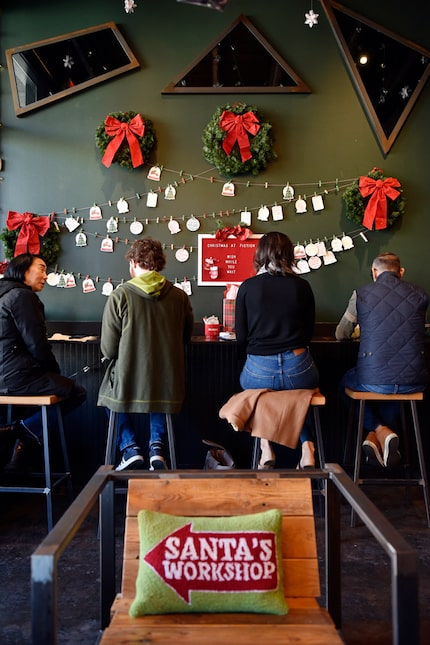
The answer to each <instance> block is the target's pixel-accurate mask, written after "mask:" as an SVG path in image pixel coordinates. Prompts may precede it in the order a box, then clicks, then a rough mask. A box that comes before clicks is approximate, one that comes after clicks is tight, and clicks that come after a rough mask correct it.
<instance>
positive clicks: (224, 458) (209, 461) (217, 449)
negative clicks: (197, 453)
mask: <svg viewBox="0 0 430 645" xmlns="http://www.w3.org/2000/svg"><path fill="white" fill-rule="evenodd" d="M203 443H204V444H205V445H207V446H210V448H209V450H208V451H207V453H206V459H205V465H204V469H205V470H231V469H232V468H236V464H235V463H234V459H233V457H232V456H231V454H230V453H229V451H228V450H227V449H226V448H224V447H223V446H220V445H219V444H218V443H215V442H213V441H210V440H209V439H203Z"/></svg>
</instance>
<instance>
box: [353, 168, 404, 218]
mask: <svg viewBox="0 0 430 645" xmlns="http://www.w3.org/2000/svg"><path fill="white" fill-rule="evenodd" d="M367 177H371V178H372V179H376V180H378V179H382V180H384V179H386V177H384V174H383V172H382V170H381V169H380V168H373V170H371V171H370V172H369V173H367ZM358 182H359V180H358V179H357V180H356V181H354V183H353V184H352V186H350V187H349V188H347V189H346V190H345V192H344V193H343V200H344V202H345V206H346V216H347V218H348V219H350V220H351V221H352V222H355V223H356V224H362V222H363V216H364V211H365V209H366V206H367V203H368V201H369V199H370V196H369V197H366V198H364V197H362V195H361V193H360V189H359V187H358ZM397 190H399V191H400V195H399V196H398V197H397V198H396V199H394V200H393V199H387V228H389V227H390V226H392V225H393V224H394V223H395V222H396V220H397V219H398V218H399V217H400V216H401V215H403V214H404V212H405V203H406V202H405V198H404V197H403V192H402V189H401V187H399V188H397Z"/></svg>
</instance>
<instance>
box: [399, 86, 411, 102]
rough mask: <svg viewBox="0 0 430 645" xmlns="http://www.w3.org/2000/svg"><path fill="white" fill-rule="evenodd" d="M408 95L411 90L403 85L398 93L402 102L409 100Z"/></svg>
mask: <svg viewBox="0 0 430 645" xmlns="http://www.w3.org/2000/svg"><path fill="white" fill-rule="evenodd" d="M410 93H411V88H410V87H409V85H405V86H404V87H402V89H401V90H400V92H399V94H400V96H401V97H402V99H404V100H406V99H408V98H409V95H410Z"/></svg>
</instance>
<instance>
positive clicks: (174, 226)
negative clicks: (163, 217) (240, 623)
mask: <svg viewBox="0 0 430 645" xmlns="http://www.w3.org/2000/svg"><path fill="white" fill-rule="evenodd" d="M167 228H168V229H169V231H170V232H171V234H172V235H175V233H179V232H180V230H181V227H180V226H179V222H178V221H177V220H175V219H171V220H170V222H169V223H168V224H167Z"/></svg>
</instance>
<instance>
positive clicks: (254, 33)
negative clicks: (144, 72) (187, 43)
mask: <svg viewBox="0 0 430 645" xmlns="http://www.w3.org/2000/svg"><path fill="white" fill-rule="evenodd" d="M240 24H242V25H243V26H244V27H245V28H246V29H247V30H248V31H249V33H250V36H251V37H252V38H254V39H255V40H256V41H257V43H258V44H259V45H260V46H261V47H263V48H264V49H265V50H266V52H267V54H268V55H269V56H270V57H271V58H272V59H273V61H274V62H275V63H276V64H277V65H279V67H280V69H281V70H282V71H283V72H285V73H286V74H287V75H288V76H289V77H290V78H291V79H292V81H293V82H294V85H285V86H283V85H267V86H261V85H250V86H249V85H246V86H244V85H240V86H232V85H226V86H216V87H214V86H212V85H204V86H191V85H190V86H187V85H185V86H184V85H181V82H182V81H183V79H184V78H185V77H186V76H187V75H188V74H189V73H190V72H192V71H193V69H194V68H195V67H197V66H198V65H199V64H200V63H201V62H202V61H203V60H204V58H206V56H207V55H208V54H211V53H212V52H213V51H214V50H215V49H216V47H217V45H218V44H219V43H221V42H222V41H223V40H224V39H225V38H227V37H228V36H229V35H230V34H231V32H233V31H234V29H235V28H236V27H237V26H238V25H240ZM237 92H240V93H241V94H291V93H301V94H309V93H310V92H311V90H310V89H309V87H308V86H307V85H306V83H304V81H303V80H302V79H301V78H300V77H299V76H298V75H297V74H296V72H295V71H294V70H293V69H292V67H291V66H290V65H288V63H287V62H286V61H285V60H284V59H283V58H282V57H281V56H280V55H279V54H278V52H277V51H276V50H275V49H274V48H273V47H272V45H271V44H270V43H269V42H268V40H266V38H265V37H264V36H263V35H262V34H261V33H260V32H259V31H258V29H256V28H255V27H254V25H253V24H252V23H251V22H250V20H248V18H247V17H246V16H243V15H241V16H239V17H238V18H237V19H236V20H235V21H234V22H233V23H232V24H231V25H230V26H229V27H228V28H227V29H225V30H224V31H223V32H222V33H221V34H220V35H219V36H218V37H217V38H215V40H213V41H212V42H211V43H210V45H208V47H206V49H205V50H204V51H203V52H202V53H201V54H200V56H198V57H197V58H196V59H195V60H194V61H193V62H192V63H191V64H190V65H188V66H187V67H186V68H185V69H184V70H183V71H182V72H181V73H180V74H178V75H177V76H176V77H175V78H174V79H173V81H171V83H169V85H167V87H165V88H164V89H163V90H162V92H161V93H162V94H176V93H177V94H232V93H233V94H234V93H237Z"/></svg>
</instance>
